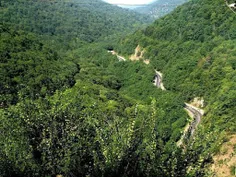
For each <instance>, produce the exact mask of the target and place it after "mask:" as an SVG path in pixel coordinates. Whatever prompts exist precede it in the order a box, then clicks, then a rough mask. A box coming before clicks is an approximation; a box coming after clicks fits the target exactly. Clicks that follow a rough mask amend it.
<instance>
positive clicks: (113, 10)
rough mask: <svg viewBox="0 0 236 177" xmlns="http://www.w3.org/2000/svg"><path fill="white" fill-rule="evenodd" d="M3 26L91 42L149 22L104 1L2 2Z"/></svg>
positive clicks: (140, 16)
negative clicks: (7, 25)
mask: <svg viewBox="0 0 236 177" xmlns="http://www.w3.org/2000/svg"><path fill="white" fill-rule="evenodd" d="M0 8H1V15H0V20H1V23H4V24H11V25H12V24H13V25H14V26H15V27H16V29H24V30H27V31H30V32H35V33H38V34H48V35H61V36H62V35H63V36H65V37H66V38H70V39H71V38H77V37H78V38H80V39H82V40H85V41H88V42H91V41H94V40H97V39H98V38H101V37H105V36H108V35H112V34H116V35H118V34H119V33H122V32H123V34H124V33H125V32H130V31H132V30H134V29H136V28H137V27H138V26H142V25H144V24H146V23H148V22H150V19H149V18H148V17H147V16H144V15H143V16H142V15H140V14H137V13H135V12H133V11H131V10H127V9H122V8H119V7H116V6H112V5H110V4H108V3H105V2H103V1H101V0H70V1H63V0H61V1H33V0H30V1H28V0H23V1H17V0H13V1H8V0H4V1H1V6H0Z"/></svg>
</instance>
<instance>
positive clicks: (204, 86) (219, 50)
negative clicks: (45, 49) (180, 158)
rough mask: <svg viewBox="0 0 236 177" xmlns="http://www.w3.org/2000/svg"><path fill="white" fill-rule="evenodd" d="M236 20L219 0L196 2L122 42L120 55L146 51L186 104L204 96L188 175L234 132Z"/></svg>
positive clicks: (170, 87) (167, 82)
mask: <svg viewBox="0 0 236 177" xmlns="http://www.w3.org/2000/svg"><path fill="white" fill-rule="evenodd" d="M235 20H236V16H235V14H234V13H233V12H232V11H231V10H230V9H229V8H228V7H227V6H226V5H225V3H224V2H223V1H220V0H217V1H216V0H195V1H191V2H188V3H186V4H185V5H183V6H181V7H179V8H177V9H176V10H175V11H174V13H172V14H170V15H168V16H165V17H163V18H161V19H160V20H157V21H156V22H155V23H154V24H152V25H150V26H149V27H147V28H146V29H144V30H140V31H138V32H136V33H135V34H133V35H131V36H129V38H126V39H123V40H121V44H122V46H121V47H120V48H119V50H120V52H123V53H124V55H131V54H132V53H133V51H134V48H135V47H136V46H137V45H140V46H141V47H142V48H143V49H144V50H145V56H144V58H145V59H147V58H148V59H150V60H151V65H152V66H153V67H154V68H157V69H158V70H161V71H162V72H163V73H164V83H165V86H166V88H167V90H170V91H173V92H175V93H180V94H181V95H182V97H183V98H184V99H185V100H186V101H190V100H191V99H193V98H194V97H203V98H204V100H205V111H206V114H205V116H204V119H203V121H202V124H201V126H202V127H201V128H199V131H198V136H197V137H196V139H195V141H194V145H193V146H192V147H191V148H193V149H192V151H194V152H198V156H196V159H195V161H194V162H193V164H194V165H193V164H191V165H193V166H194V167H195V168H192V171H194V170H196V169H197V170H199V171H203V170H202V168H203V167H204V165H205V161H203V160H202V158H203V157H206V156H208V155H209V154H211V155H212V154H214V153H215V152H217V150H218V147H219V145H220V144H221V143H222V142H223V141H225V139H224V138H222V137H225V136H226V134H227V133H229V134H232V133H233V134H235V131H236V129H235V118H236V115H235V111H234V110H235V107H236V105H235V103H236V94H235V87H236V80H235V75H236V71H235V61H236V60H235V57H236V53H235V52H236V45H235V44H236V23H235ZM207 154H208V155H207ZM197 157H199V158H197ZM196 161H198V163H197V162H196ZM196 164H198V165H199V166H197V165H196ZM191 165H190V166H191ZM194 173H195V174H196V173H197V172H196V171H195V172H193V174H192V175H194Z"/></svg>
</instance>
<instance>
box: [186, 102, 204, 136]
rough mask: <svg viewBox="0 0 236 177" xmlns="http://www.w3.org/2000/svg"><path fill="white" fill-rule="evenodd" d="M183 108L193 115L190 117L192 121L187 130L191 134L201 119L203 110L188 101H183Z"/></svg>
mask: <svg viewBox="0 0 236 177" xmlns="http://www.w3.org/2000/svg"><path fill="white" fill-rule="evenodd" d="M185 109H187V110H188V111H189V112H191V113H192V115H193V117H192V118H193V121H192V122H191V124H190V127H189V130H188V131H189V132H190V136H193V134H194V131H195V130H196V128H197V126H198V124H199V123H200V121H201V118H202V116H203V114H204V111H203V110H202V109H199V108H197V107H195V106H192V105H190V104H188V103H185Z"/></svg>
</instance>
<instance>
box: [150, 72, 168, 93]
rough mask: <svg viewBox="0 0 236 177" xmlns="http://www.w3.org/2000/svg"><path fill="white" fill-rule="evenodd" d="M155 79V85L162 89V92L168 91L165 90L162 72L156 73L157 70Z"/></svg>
mask: <svg viewBox="0 0 236 177" xmlns="http://www.w3.org/2000/svg"><path fill="white" fill-rule="evenodd" d="M155 73H156V74H155V78H154V80H153V84H154V85H155V86H156V87H158V88H160V89H162V90H166V89H165V87H164V84H163V82H162V73H161V72H159V71H156V70H155Z"/></svg>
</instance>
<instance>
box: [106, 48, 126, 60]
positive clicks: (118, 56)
mask: <svg viewBox="0 0 236 177" xmlns="http://www.w3.org/2000/svg"><path fill="white" fill-rule="evenodd" d="M108 52H109V53H111V54H112V55H116V57H117V59H118V60H119V61H126V59H125V58H124V57H122V56H120V55H118V54H117V53H116V52H115V51H114V50H108Z"/></svg>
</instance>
